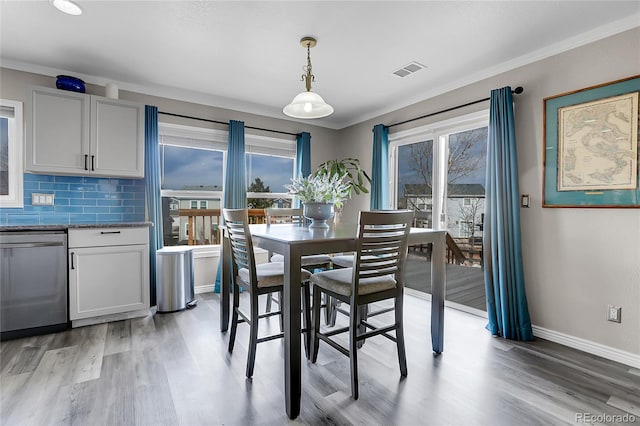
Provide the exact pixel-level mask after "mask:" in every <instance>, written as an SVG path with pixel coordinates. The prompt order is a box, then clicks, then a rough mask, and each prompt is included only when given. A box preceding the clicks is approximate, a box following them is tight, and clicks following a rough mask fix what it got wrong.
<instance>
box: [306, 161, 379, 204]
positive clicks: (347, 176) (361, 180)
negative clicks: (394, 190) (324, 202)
mask: <svg viewBox="0 0 640 426" xmlns="http://www.w3.org/2000/svg"><path fill="white" fill-rule="evenodd" d="M335 175H338V176H342V182H343V183H344V184H346V185H347V187H348V190H349V196H348V198H351V196H352V195H353V193H354V192H355V193H356V194H361V193H364V194H368V193H369V190H368V189H367V187H366V185H367V183H368V184H369V185H371V178H370V177H369V175H368V174H367V172H365V171H364V170H363V169H362V167H360V160H358V159H357V158H343V159H341V160H338V159H335V160H329V161H325V162H324V163H322V164H320V165H319V166H318V168H317V169H316V171H315V172H314V173H313V176H335ZM365 182H366V183H365ZM338 208H339V207H338Z"/></svg>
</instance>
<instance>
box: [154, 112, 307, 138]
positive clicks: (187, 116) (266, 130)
mask: <svg viewBox="0 0 640 426" xmlns="http://www.w3.org/2000/svg"><path fill="white" fill-rule="evenodd" d="M158 114H163V115H170V116H172V117H180V118H188V119H190V120H198V121H206V122H207V123H216V124H223V125H225V126H228V125H229V123H228V122H224V121H218V120H210V119H208V118H200V117H193V116H191V115H182V114H174V113H173V112H163V111H158ZM244 128H245V129H252V130H262V131H263V132H271V133H280V134H283V135H290V136H296V137H297V136H299V135H300V133H291V132H283V131H282V130H271V129H264V128H262V127H252V126H244Z"/></svg>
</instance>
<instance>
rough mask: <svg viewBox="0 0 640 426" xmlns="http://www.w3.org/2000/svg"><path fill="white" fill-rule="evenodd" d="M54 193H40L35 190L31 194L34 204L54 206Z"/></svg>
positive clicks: (32, 203)
mask: <svg viewBox="0 0 640 426" xmlns="http://www.w3.org/2000/svg"><path fill="white" fill-rule="evenodd" d="M53 204H54V194H39V193H37V192H34V193H32V194H31V205H32V206H53Z"/></svg>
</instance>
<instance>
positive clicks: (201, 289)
mask: <svg viewBox="0 0 640 426" xmlns="http://www.w3.org/2000/svg"><path fill="white" fill-rule="evenodd" d="M214 287H215V284H209V285H198V286H195V287H194V288H193V292H194V293H195V294H200V293H213V288H214Z"/></svg>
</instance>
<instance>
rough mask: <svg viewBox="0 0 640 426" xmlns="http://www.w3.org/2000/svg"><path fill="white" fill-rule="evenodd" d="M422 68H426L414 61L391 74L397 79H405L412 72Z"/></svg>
mask: <svg viewBox="0 0 640 426" xmlns="http://www.w3.org/2000/svg"><path fill="white" fill-rule="evenodd" d="M423 68H426V66H425V65H422V64H420V63H418V62H415V61H414V62H411V63H409V64H407V65H405V66H404V67H402V68H400V69H399V70H396V71H394V72H393V73H394V74H395V75H397V76H398V77H406V76H408V75H409V74H413V73H414V72H416V71H420V70H421V69H423Z"/></svg>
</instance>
